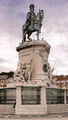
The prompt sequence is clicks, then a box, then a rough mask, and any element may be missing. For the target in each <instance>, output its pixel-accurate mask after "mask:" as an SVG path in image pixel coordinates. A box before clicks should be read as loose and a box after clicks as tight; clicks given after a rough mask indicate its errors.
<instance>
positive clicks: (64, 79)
mask: <svg viewBox="0 0 68 120" xmlns="http://www.w3.org/2000/svg"><path fill="white" fill-rule="evenodd" d="M53 78H57V79H56V81H67V80H68V75H54V76H53Z"/></svg>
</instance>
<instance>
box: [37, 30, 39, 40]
mask: <svg viewBox="0 0 68 120" xmlns="http://www.w3.org/2000/svg"><path fill="white" fill-rule="evenodd" d="M37 40H39V31H37Z"/></svg>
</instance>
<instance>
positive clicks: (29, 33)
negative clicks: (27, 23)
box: [27, 31, 32, 41]
mask: <svg viewBox="0 0 68 120" xmlns="http://www.w3.org/2000/svg"><path fill="white" fill-rule="evenodd" d="M31 34H32V32H31V31H29V32H28V37H27V38H28V39H29V40H30V41H31V40H32V39H31V38H30V36H31Z"/></svg>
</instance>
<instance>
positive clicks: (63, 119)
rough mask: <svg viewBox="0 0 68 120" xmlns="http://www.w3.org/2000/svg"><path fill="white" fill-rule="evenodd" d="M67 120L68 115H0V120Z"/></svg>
mask: <svg viewBox="0 0 68 120" xmlns="http://www.w3.org/2000/svg"><path fill="white" fill-rule="evenodd" d="M22 119H23V120H68V113H62V114H47V115H0V120H22Z"/></svg>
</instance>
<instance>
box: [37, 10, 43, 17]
mask: <svg viewBox="0 0 68 120" xmlns="http://www.w3.org/2000/svg"><path fill="white" fill-rule="evenodd" d="M38 14H39V15H40V18H41V19H43V17H44V11H43V10H40V9H39V13H38Z"/></svg>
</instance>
